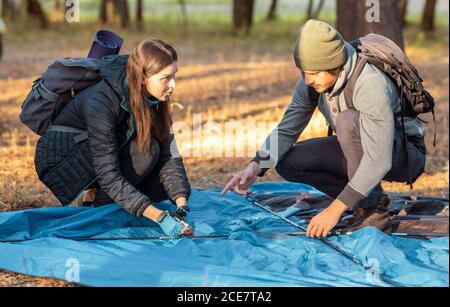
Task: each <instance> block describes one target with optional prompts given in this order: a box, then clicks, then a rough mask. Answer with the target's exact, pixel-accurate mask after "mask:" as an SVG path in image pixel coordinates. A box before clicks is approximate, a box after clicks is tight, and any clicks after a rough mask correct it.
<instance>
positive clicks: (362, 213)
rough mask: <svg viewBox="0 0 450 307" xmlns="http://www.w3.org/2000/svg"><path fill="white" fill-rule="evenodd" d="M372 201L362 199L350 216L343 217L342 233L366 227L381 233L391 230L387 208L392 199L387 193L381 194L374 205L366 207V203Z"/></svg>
mask: <svg viewBox="0 0 450 307" xmlns="http://www.w3.org/2000/svg"><path fill="white" fill-rule="evenodd" d="M373 201H374V200H372V199H364V200H362V201H361V202H362V203H360V206H363V207H364V208H361V207H358V208H355V210H354V212H353V214H352V215H350V216H347V217H345V218H344V219H342V220H341V223H343V224H345V225H346V227H344V229H340V231H343V232H352V231H356V230H358V229H361V228H363V227H366V226H373V227H377V228H378V229H380V230H381V231H384V232H389V231H390V230H391V226H392V225H391V218H390V217H389V206H390V204H391V203H392V198H391V197H390V196H389V195H388V194H387V193H384V192H383V193H381V194H380V195H379V196H378V197H377V198H376V200H375V204H373V203H372V204H370V206H368V203H367V202H373Z"/></svg>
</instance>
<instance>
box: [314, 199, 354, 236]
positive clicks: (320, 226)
mask: <svg viewBox="0 0 450 307" xmlns="http://www.w3.org/2000/svg"><path fill="white" fill-rule="evenodd" d="M345 210H347V206H346V205H345V204H344V203H343V202H341V201H340V200H338V199H336V200H334V201H333V202H332V203H331V204H330V205H329V206H328V208H326V209H325V210H323V211H322V212H320V213H319V214H317V215H316V216H315V217H314V218H313V219H312V220H311V222H309V225H308V229H307V230H306V235H307V236H309V237H311V238H314V237H326V236H327V235H328V233H329V232H330V231H331V230H332V229H333V228H334V226H336V224H337V223H338V222H339V220H340V218H341V216H342V214H344V212H345Z"/></svg>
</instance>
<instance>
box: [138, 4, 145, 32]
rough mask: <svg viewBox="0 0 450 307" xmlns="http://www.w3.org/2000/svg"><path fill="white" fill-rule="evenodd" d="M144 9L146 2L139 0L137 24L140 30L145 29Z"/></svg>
mask: <svg viewBox="0 0 450 307" xmlns="http://www.w3.org/2000/svg"><path fill="white" fill-rule="evenodd" d="M143 11H144V4H143V3H142V0H137V3H136V26H137V28H138V30H139V31H142V29H143Z"/></svg>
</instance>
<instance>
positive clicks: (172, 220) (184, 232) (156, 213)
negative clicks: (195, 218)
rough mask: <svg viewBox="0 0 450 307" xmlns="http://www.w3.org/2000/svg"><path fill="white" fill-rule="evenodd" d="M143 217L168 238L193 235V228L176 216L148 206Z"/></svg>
mask: <svg viewBox="0 0 450 307" xmlns="http://www.w3.org/2000/svg"><path fill="white" fill-rule="evenodd" d="M143 215H144V216H145V217H147V218H149V219H150V220H152V221H153V222H155V223H157V224H158V225H159V226H160V227H161V229H162V230H163V231H164V233H165V234H166V235H168V236H170V237H177V236H180V235H181V236H192V235H194V230H193V228H192V227H191V226H190V225H189V224H188V223H187V222H186V221H185V220H184V219H183V217H181V216H180V215H178V214H175V213H171V212H169V211H162V210H159V209H158V208H156V207H154V206H152V205H150V206H148V207H147V208H146V209H145V211H144V214H143Z"/></svg>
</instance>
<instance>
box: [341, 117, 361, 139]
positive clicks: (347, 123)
mask: <svg viewBox="0 0 450 307" xmlns="http://www.w3.org/2000/svg"><path fill="white" fill-rule="evenodd" d="M355 133H359V112H358V111H355V110H346V111H343V112H341V113H339V115H338V116H337V118H336V136H337V138H338V140H339V142H342V141H344V142H345V141H347V140H351V139H352V138H353V136H354V135H355Z"/></svg>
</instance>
